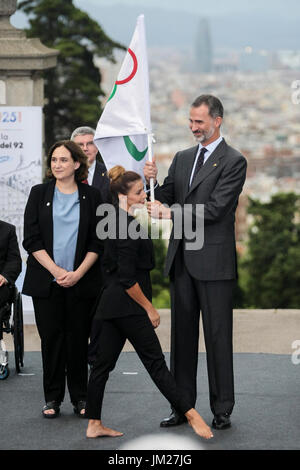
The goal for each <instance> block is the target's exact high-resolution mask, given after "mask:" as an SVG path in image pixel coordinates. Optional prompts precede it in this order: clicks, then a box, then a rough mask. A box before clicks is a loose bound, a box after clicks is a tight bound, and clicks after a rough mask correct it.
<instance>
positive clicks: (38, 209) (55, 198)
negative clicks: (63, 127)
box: [22, 141, 102, 418]
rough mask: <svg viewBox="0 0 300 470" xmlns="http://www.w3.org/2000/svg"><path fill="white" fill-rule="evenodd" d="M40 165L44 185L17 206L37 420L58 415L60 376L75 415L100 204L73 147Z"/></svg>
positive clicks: (80, 403)
mask: <svg viewBox="0 0 300 470" xmlns="http://www.w3.org/2000/svg"><path fill="white" fill-rule="evenodd" d="M47 163H48V168H49V171H50V173H49V176H50V178H51V181H50V182H48V183H44V184H38V185H36V186H34V187H33V188H32V189H31V192H30V195H29V199H28V202H27V205H26V208H25V214H24V241H23V246H24V248H25V249H26V250H27V252H28V254H29V256H28V260H27V269H26V275H25V279H24V285H23V291H22V292H23V294H26V295H30V296H31V297H32V300H33V306H34V312H35V319H36V325H37V329H38V332H39V335H40V338H41V350H42V359H43V386H44V396H45V402H46V404H45V406H44V407H43V410H42V412H43V416H44V417H45V418H55V417H57V416H58V415H59V412H60V404H61V402H62V401H63V399H64V395H65V383H66V379H67V385H68V390H69V393H70V398H71V402H72V404H73V406H74V412H75V413H76V414H78V415H79V416H82V417H83V416H84V411H85V401H86V392H87V382H88V367H87V347H88V337H89V332H90V324H91V311H92V306H93V304H94V302H95V300H96V297H97V294H98V291H99V285H100V283H101V276H100V267H99V263H98V256H99V253H100V252H101V250H102V248H101V247H102V245H101V242H100V241H99V239H98V238H97V235H96V223H97V218H96V209H97V207H98V205H99V204H101V202H102V200H101V194H100V192H99V191H98V190H97V189H95V188H93V187H91V186H88V185H87V184H83V183H82V181H83V180H84V179H85V178H86V176H87V173H88V167H87V157H86V155H85V154H84V153H83V151H82V150H81V149H80V147H78V146H77V145H76V144H75V143H74V142H71V141H60V142H57V143H56V144H54V145H53V146H52V148H51V149H50V152H49V156H48V160H47Z"/></svg>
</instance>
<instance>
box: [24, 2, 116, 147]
mask: <svg viewBox="0 0 300 470" xmlns="http://www.w3.org/2000/svg"><path fill="white" fill-rule="evenodd" d="M18 8H19V9H20V10H22V11H24V12H25V13H26V14H28V15H29V24H30V28H29V29H28V30H27V35H28V36H29V37H38V38H39V39H40V40H41V42H42V43H43V44H45V45H46V46H48V47H51V48H55V49H58V50H59V55H58V63H57V66H56V67H55V68H53V69H49V70H48V71H45V72H44V79H45V98H46V100H45V102H46V103H45V106H44V114H45V144H46V149H48V148H49V146H51V145H52V144H53V143H54V142H55V141H56V140H58V139H61V138H69V137H70V135H71V133H72V131H73V130H74V129H75V128H76V127H78V126H80V125H88V126H92V127H95V125H96V124H97V122H98V120H99V117H100V115H101V111H102V109H101V105H100V101H99V98H100V97H101V96H103V95H104V93H103V90H102V89H101V74H100V71H99V69H98V68H97V67H96V66H95V65H94V57H95V56H97V57H105V58H107V59H108V60H109V61H111V62H114V57H113V49H114V48H120V49H124V47H123V46H122V45H120V44H118V43H116V42H114V41H113V40H111V39H110V38H109V37H108V36H107V35H106V34H105V32H104V31H103V29H102V28H101V26H99V24H98V23H97V22H96V21H94V20H93V19H91V18H90V17H89V16H88V14H87V13H85V12H83V11H81V10H80V9H79V8H76V7H75V6H74V5H73V2H72V0H23V1H21V2H20V3H19V5H18Z"/></svg>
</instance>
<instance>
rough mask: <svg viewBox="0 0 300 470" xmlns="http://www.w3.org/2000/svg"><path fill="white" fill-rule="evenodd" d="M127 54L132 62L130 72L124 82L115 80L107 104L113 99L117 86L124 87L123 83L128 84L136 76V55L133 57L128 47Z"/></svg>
mask: <svg viewBox="0 0 300 470" xmlns="http://www.w3.org/2000/svg"><path fill="white" fill-rule="evenodd" d="M127 52H129V54H130V55H131V57H132V60H133V68H132V72H131V73H130V74H129V75H128V77H126V78H124V80H117V81H116V82H115V85H114V88H113V91H112V92H111V94H110V97H109V98H108V100H107V102H108V101H109V100H111V99H112V98H113V97H114V95H115V93H116V91H117V85H124V83H128V82H130V80H132V79H133V77H134V76H135V74H136V71H137V68H138V61H137V58H136V55H135V53H134V52H133V50H132V49H130V47H129V48H128V51H127Z"/></svg>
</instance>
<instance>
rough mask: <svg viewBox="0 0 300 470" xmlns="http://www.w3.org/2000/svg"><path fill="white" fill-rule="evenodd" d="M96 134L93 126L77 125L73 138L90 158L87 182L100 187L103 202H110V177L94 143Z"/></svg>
mask: <svg viewBox="0 0 300 470" xmlns="http://www.w3.org/2000/svg"><path fill="white" fill-rule="evenodd" d="M94 135H95V129H92V128H91V127H87V126H83V127H77V129H75V130H74V131H73V133H72V135H71V140H73V141H74V142H75V143H76V144H77V145H79V147H81V148H82V150H83V151H84V153H85V154H86V156H87V158H88V165H89V174H88V179H87V183H88V184H89V185H90V186H94V187H95V188H97V189H99V191H100V192H101V196H102V199H103V202H110V189H109V179H108V178H107V176H106V166H105V164H104V163H103V161H102V158H101V156H100V154H99V152H98V149H97V147H96V145H95V144H94Z"/></svg>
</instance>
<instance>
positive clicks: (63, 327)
mask: <svg viewBox="0 0 300 470" xmlns="http://www.w3.org/2000/svg"><path fill="white" fill-rule="evenodd" d="M32 300H33V305H34V312H35V319H36V325H37V329H38V332H39V335H40V338H41V350H42V360H43V385H44V395H45V401H46V402H48V401H52V400H55V401H58V402H62V401H63V399H64V395H65V386H66V379H67V385H68V390H69V393H70V398H71V402H72V403H74V404H76V403H77V402H78V401H79V400H86V393H87V382H88V366H87V347H88V337H89V332H90V324H91V318H90V312H91V309H92V305H93V302H94V300H93V299H88V300H86V299H84V300H83V299H80V298H78V297H75V295H74V290H73V288H72V287H69V288H64V287H60V286H59V285H58V284H57V283H56V282H53V285H52V287H51V293H50V296H49V297H48V298H37V297H33V299H32Z"/></svg>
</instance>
